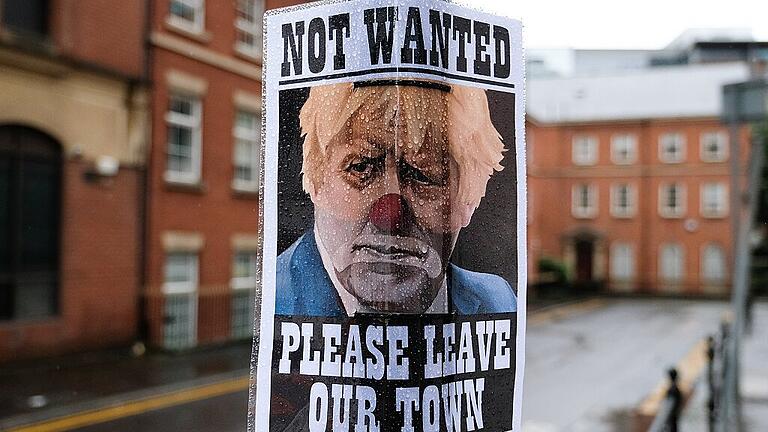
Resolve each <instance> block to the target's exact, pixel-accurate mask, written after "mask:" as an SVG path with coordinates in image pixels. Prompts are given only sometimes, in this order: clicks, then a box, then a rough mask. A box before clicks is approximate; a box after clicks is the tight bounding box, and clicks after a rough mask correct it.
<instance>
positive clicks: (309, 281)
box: [275, 230, 517, 317]
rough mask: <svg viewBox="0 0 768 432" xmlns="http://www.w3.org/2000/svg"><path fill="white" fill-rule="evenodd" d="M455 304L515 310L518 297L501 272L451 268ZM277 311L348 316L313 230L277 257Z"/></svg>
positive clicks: (463, 309)
mask: <svg viewBox="0 0 768 432" xmlns="http://www.w3.org/2000/svg"><path fill="white" fill-rule="evenodd" d="M448 274H449V282H448V284H449V291H448V292H449V293H450V294H451V300H452V301H453V308H454V310H455V311H456V312H458V313H459V314H463V315H470V314H485V313H499V312H516V311H517V298H516V297H515V293H514V291H512V288H511V287H510V286H509V284H508V283H507V282H506V281H505V280H504V279H503V278H501V277H500V276H497V275H492V274H488V273H478V272H473V271H469V270H464V269H462V268H460V267H457V266H455V265H453V264H451V265H450V268H449V269H448ZM276 303H277V305H276V310H275V313H276V314H278V315H303V316H326V317H345V316H346V312H345V310H344V306H343V305H342V303H341V299H340V298H339V296H338V293H337V292H336V288H334V286H333V283H332V282H331V278H330V277H329V276H328V273H327V272H326V271H325V267H323V261H322V259H321V258H320V252H319V251H318V249H317V243H316V242H315V234H314V232H313V230H309V231H307V232H306V233H305V234H304V235H303V236H301V237H300V238H299V239H298V240H297V241H296V242H295V243H294V244H293V245H291V247H289V248H288V249H286V250H285V251H284V252H283V253H282V254H280V256H278V257H277V299H276Z"/></svg>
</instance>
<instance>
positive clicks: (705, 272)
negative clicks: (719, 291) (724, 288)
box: [700, 243, 727, 283]
mask: <svg viewBox="0 0 768 432" xmlns="http://www.w3.org/2000/svg"><path fill="white" fill-rule="evenodd" d="M700 266H701V271H700V272H701V273H700V274H701V279H702V280H703V281H704V282H708V283H724V282H725V281H726V277H727V270H726V265H725V250H723V248H722V247H720V245H718V244H716V243H709V244H707V245H705V246H704V249H702V251H701V263H700Z"/></svg>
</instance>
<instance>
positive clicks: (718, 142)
mask: <svg viewBox="0 0 768 432" xmlns="http://www.w3.org/2000/svg"><path fill="white" fill-rule="evenodd" d="M699 144H700V152H701V160H702V161H704V162H725V160H726V159H728V134H727V133H725V132H723V131H709V132H702V133H701V136H699Z"/></svg>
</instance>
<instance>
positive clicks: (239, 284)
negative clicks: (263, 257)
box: [231, 252, 259, 290]
mask: <svg viewBox="0 0 768 432" xmlns="http://www.w3.org/2000/svg"><path fill="white" fill-rule="evenodd" d="M258 265H259V264H258V260H257V258H256V252H236V253H235V255H234V257H233V258H232V280H231V286H232V289H235V290H238V289H254V288H256V286H257V285H258V283H259V267H258Z"/></svg>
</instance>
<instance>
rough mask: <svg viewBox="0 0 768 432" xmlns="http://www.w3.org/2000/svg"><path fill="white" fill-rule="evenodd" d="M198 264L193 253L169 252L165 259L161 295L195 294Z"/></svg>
mask: <svg viewBox="0 0 768 432" xmlns="http://www.w3.org/2000/svg"><path fill="white" fill-rule="evenodd" d="M197 281H198V262H197V254H196V253H193V252H170V253H168V254H167V255H166V257H165V279H164V283H163V293H165V294H184V293H192V292H197Z"/></svg>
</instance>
